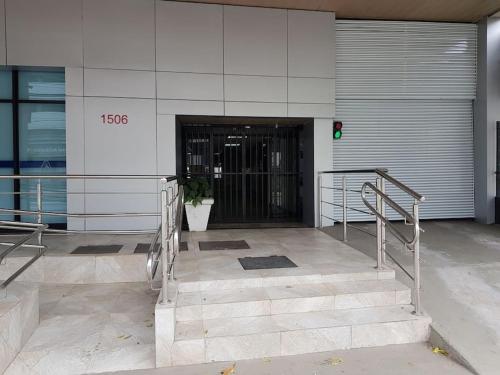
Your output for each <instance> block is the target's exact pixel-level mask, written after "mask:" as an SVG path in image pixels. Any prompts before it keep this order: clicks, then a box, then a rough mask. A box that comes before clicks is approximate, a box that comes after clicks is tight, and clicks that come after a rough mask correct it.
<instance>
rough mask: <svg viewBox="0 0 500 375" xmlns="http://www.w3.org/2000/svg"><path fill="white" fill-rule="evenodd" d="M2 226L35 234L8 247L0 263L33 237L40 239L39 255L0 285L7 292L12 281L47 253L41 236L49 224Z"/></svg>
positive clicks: (18, 223) (0, 222) (2, 253)
mask: <svg viewBox="0 0 500 375" xmlns="http://www.w3.org/2000/svg"><path fill="white" fill-rule="evenodd" d="M0 225H1V226H2V227H11V228H12V229H21V230H33V232H31V233H29V234H27V235H25V236H24V237H23V238H21V239H20V240H19V241H17V242H16V243H13V244H12V245H10V246H9V245H8V246H9V247H8V248H7V249H5V250H3V251H2V252H1V253H0V263H2V262H3V260H4V259H5V258H6V257H7V255H9V254H10V253H12V252H14V251H16V250H17V249H19V248H20V247H22V245H24V244H25V243H26V242H27V241H29V240H30V239H32V238H33V237H35V236H36V237H37V238H38V239H39V243H38V246H37V247H38V248H39V249H38V254H36V255H35V256H33V257H32V258H31V259H30V260H29V261H28V262H26V263H25V264H23V266H22V267H21V268H19V269H18V270H17V271H16V272H14V273H13V274H12V275H11V276H10V277H8V278H7V279H6V280H4V281H3V282H2V283H1V284H0V290H5V289H6V288H7V286H8V285H9V284H10V283H11V282H12V281H14V280H15V279H16V278H17V277H18V276H19V275H21V274H22V273H23V272H24V271H25V270H26V269H28V267H29V266H31V265H32V264H33V263H34V262H35V261H36V260H37V259H38V258H40V257H41V256H42V255H43V254H44V253H45V247H44V246H43V244H42V243H41V234H42V233H43V231H44V230H45V229H47V224H33V223H22V222H11V221H0Z"/></svg>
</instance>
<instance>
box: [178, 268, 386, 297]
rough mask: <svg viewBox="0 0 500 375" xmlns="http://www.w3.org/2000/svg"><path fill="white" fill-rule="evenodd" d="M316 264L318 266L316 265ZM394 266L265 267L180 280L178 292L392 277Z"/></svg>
mask: <svg viewBox="0 0 500 375" xmlns="http://www.w3.org/2000/svg"><path fill="white" fill-rule="evenodd" d="M318 268H319V267H318ZM394 278H395V272H394V270H393V269H385V270H376V269H374V268H371V267H363V268H360V267H355V268H351V267H348V266H328V267H326V268H325V269H322V270H321V272H317V270H314V269H303V268H301V267H299V268H286V269H272V270H264V271H261V272H259V273H252V271H248V277H242V278H234V277H230V276H227V277H221V278H220V279H210V280H194V281H180V282H179V284H178V289H179V292H182V293H186V292H200V291H209V290H226V289H244V288H260V287H268V286H283V285H299V284H319V283H336V282H341V281H359V280H387V279H394Z"/></svg>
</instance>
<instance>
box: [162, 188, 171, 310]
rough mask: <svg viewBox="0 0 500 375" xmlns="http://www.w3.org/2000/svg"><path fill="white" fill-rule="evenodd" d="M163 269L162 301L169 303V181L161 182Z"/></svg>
mask: <svg viewBox="0 0 500 375" xmlns="http://www.w3.org/2000/svg"><path fill="white" fill-rule="evenodd" d="M161 184H162V186H161V268H162V291H161V293H162V300H161V303H163V304H165V303H167V302H168V241H167V238H168V232H169V228H168V211H167V210H168V193H167V186H166V185H167V180H166V179H165V178H163V179H162V180H161Z"/></svg>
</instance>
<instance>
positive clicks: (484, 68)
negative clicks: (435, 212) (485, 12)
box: [474, 18, 500, 224]
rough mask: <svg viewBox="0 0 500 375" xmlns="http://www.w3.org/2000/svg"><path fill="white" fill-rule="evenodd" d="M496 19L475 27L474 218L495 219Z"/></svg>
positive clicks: (499, 73)
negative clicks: (476, 32)
mask: <svg viewBox="0 0 500 375" xmlns="http://www.w3.org/2000/svg"><path fill="white" fill-rule="evenodd" d="M499 103H500V19H495V18H491V19H483V20H482V21H481V22H480V23H479V28H478V82H477V99H476V102H475V108H474V112H475V118H474V161H475V164H474V178H475V202H476V205H475V211H476V219H477V220H478V221H480V222H482V223H486V224H491V223H493V222H494V221H495V195H496V191H495V190H496V182H495V170H496V147H497V145H496V121H499V120H500V105H499Z"/></svg>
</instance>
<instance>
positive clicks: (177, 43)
mask: <svg viewBox="0 0 500 375" xmlns="http://www.w3.org/2000/svg"><path fill="white" fill-rule="evenodd" d="M156 12H157V13H156V62H157V70H162V71H173V72H193V73H222V45H223V40H222V38H223V35H222V34H223V31H222V30H223V24H222V6H221V5H209V4H189V3H182V2H169V1H158V2H157V5H156Z"/></svg>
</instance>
